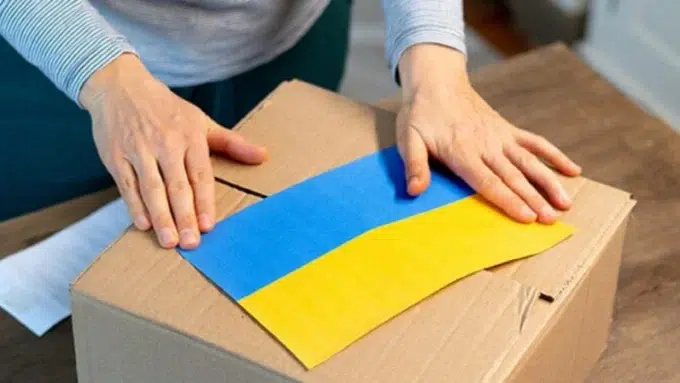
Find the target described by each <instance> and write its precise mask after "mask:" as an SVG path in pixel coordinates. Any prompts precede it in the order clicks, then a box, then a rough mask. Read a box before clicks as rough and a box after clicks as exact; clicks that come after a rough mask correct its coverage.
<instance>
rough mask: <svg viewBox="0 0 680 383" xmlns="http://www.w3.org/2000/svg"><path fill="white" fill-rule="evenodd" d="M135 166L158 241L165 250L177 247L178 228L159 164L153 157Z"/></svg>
mask: <svg viewBox="0 0 680 383" xmlns="http://www.w3.org/2000/svg"><path fill="white" fill-rule="evenodd" d="M134 165H135V171H136V172H137V175H138V176H139V189H140V191H141V194H142V200H143V201H144V204H145V205H146V210H147V211H148V212H149V216H150V217H151V224H152V225H153V227H154V231H155V232H156V236H157V237H158V241H159V242H160V244H161V246H163V247H165V248H172V247H175V246H177V243H178V238H177V228H176V227H175V222H174V220H173V219H172V215H171V213H170V206H169V204H168V196H167V193H166V191H165V183H164V182H163V178H162V177H161V173H160V170H159V169H158V163H157V162H156V160H155V159H154V158H153V157H151V156H148V157H146V158H144V159H143V160H140V163H138V164H137V163H136V164H134Z"/></svg>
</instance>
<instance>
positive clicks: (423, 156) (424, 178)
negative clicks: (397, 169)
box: [397, 127, 430, 196]
mask: <svg viewBox="0 0 680 383" xmlns="http://www.w3.org/2000/svg"><path fill="white" fill-rule="evenodd" d="M397 148H398V149H399V154H400V155H401V158H402V160H403V161H404V167H405V171H406V174H405V177H406V182H407V191H408V193H409V194H410V195H412V196H415V195H419V194H421V193H422V192H424V191H425V189H427V187H428V185H429V184H430V166H429V164H428V152H427V147H426V146H425V142H423V139H422V137H421V136H420V134H419V133H418V131H417V130H415V129H413V128H410V127H407V128H405V129H400V130H399V131H398V134H397Z"/></svg>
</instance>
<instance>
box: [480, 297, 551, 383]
mask: <svg viewBox="0 0 680 383" xmlns="http://www.w3.org/2000/svg"><path fill="white" fill-rule="evenodd" d="M521 289H522V290H521V291H520V294H521V293H522V291H523V290H524V289H530V290H533V294H534V296H533V298H529V299H531V300H530V301H529V302H528V304H527V305H526V307H525V311H524V315H523V316H522V318H521V319H520V330H519V332H518V334H517V336H515V337H514V339H513V342H512V343H511V344H508V345H506V346H507V347H505V352H503V354H501V355H500V356H499V357H498V358H496V359H494V362H493V364H492V366H491V367H490V368H489V369H488V370H487V371H486V373H485V374H484V375H483V377H482V381H484V382H489V381H493V379H492V378H493V377H494V376H496V375H498V374H499V371H500V368H501V366H503V365H504V362H507V361H508V355H510V351H511V349H512V347H513V346H515V345H516V344H517V342H519V341H520V339H521V335H522V327H523V324H524V322H525V320H526V319H527V318H528V314H529V310H530V309H531V307H533V303H534V302H536V301H537V299H536V298H537V295H538V290H537V289H536V288H532V287H529V286H524V285H522V286H521ZM529 293H531V292H529ZM520 300H521V297H520ZM520 304H521V302H520ZM529 348H530V347H526V348H525V350H527V349H529ZM515 359H516V358H515ZM520 360H521V359H520ZM517 363H519V362H518V361H516V362H515V364H514V365H517ZM511 372H512V370H511Z"/></svg>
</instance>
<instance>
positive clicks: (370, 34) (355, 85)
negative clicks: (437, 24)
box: [341, 0, 680, 130]
mask: <svg viewBox="0 0 680 383" xmlns="http://www.w3.org/2000/svg"><path fill="white" fill-rule="evenodd" d="M464 4H465V19H466V24H467V30H466V33H467V37H466V38H467V45H468V50H469V67H470V70H475V69H477V68H479V67H481V66H484V65H487V64H491V63H494V62H496V61H499V60H503V59H504V58H507V57H511V56H513V55H516V54H520V53H522V52H525V51H527V50H529V49H531V48H534V47H538V46H541V45H545V44H549V43H552V42H555V41H562V42H565V43H567V44H569V45H571V47H572V49H573V50H574V51H575V52H576V53H577V54H578V55H580V56H581V58H582V59H583V60H585V61H586V62H587V63H588V64H589V65H591V66H592V67H593V69H595V70H596V71H597V72H599V73H600V74H601V75H602V76H604V77H606V78H607V79H608V80H609V81H610V82H612V83H613V84H614V85H615V86H617V87H618V88H619V89H620V90H621V91H623V92H624V93H625V94H627V95H628V96H629V97H631V98H632V99H634V100H636V101H637V102H638V104H640V106H642V107H643V108H645V109H647V110H648V111H649V112H650V113H652V114H655V115H657V116H659V117H661V118H662V119H663V120H665V122H666V123H668V124H669V125H671V126H672V127H673V128H674V129H676V130H680V89H678V88H679V85H680V23H678V22H677V18H678V16H680V0H654V1H642V0H464ZM353 17H354V18H353V24H352V45H351V50H350V58H349V63H348V70H347V75H346V77H345V81H344V84H343V87H342V89H341V92H342V93H344V94H346V95H348V96H351V97H354V98H357V99H361V100H364V101H368V102H373V101H376V100H377V99H379V98H381V97H384V96H385V95H388V94H392V93H394V92H396V91H397V88H396V87H395V85H394V84H393V83H392V82H391V81H390V77H389V74H388V73H387V68H386V66H385V59H384V52H383V42H384V29H383V25H384V24H383V16H382V9H381V6H380V0H361V1H357V2H355V7H354V15H353Z"/></svg>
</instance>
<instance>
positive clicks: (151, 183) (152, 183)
mask: <svg viewBox="0 0 680 383" xmlns="http://www.w3.org/2000/svg"><path fill="white" fill-rule="evenodd" d="M142 188H143V189H144V190H145V191H148V192H150V193H155V192H158V191H162V190H163V189H164V188H165V184H164V183H163V180H161V179H159V178H156V177H152V178H151V179H147V180H146V181H145V182H144V183H143V184H142Z"/></svg>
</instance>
